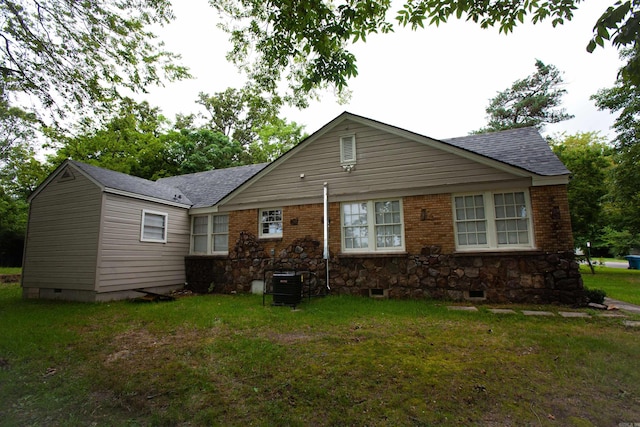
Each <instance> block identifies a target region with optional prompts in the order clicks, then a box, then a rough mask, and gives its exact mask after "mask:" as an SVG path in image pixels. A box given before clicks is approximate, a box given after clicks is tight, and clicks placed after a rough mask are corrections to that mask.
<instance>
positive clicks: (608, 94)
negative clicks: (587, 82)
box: [591, 50, 640, 250]
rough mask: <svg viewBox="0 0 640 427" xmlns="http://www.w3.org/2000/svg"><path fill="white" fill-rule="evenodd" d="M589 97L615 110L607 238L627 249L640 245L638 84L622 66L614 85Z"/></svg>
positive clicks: (639, 100) (617, 245)
mask: <svg viewBox="0 0 640 427" xmlns="http://www.w3.org/2000/svg"><path fill="white" fill-rule="evenodd" d="M621 55H622V56H623V57H625V58H626V57H628V56H629V55H636V53H635V52H632V51H630V50H624V51H623V52H622V53H621ZM591 98H592V99H593V100H595V102H596V106H597V107H598V108H599V109H601V110H609V111H610V112H612V113H618V117H617V118H616V121H615V122H614V125H613V129H614V130H615V131H616V138H615V155H614V161H615V168H614V169H613V172H612V181H613V185H612V190H611V197H612V203H611V207H610V218H611V229H612V230H611V233H610V237H611V238H610V241H611V243H612V245H613V246H616V247H618V248H627V250H628V248H629V246H632V243H633V244H634V245H635V246H640V167H639V166H638V165H640V86H638V85H637V84H635V83H633V82H632V80H630V79H629V78H628V77H627V76H626V75H625V73H624V69H623V70H621V73H620V74H619V76H618V80H617V81H616V84H615V86H614V87H612V88H608V89H601V90H599V91H598V93H596V94H595V95H593V96H592V97H591ZM634 242H635V243H634ZM620 250H622V249H620Z"/></svg>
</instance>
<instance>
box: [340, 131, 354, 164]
mask: <svg viewBox="0 0 640 427" xmlns="http://www.w3.org/2000/svg"><path fill="white" fill-rule="evenodd" d="M340 162H341V163H342V164H345V163H346V164H354V163H355V162H356V137H355V136H354V135H349V136H343V137H342V138H340Z"/></svg>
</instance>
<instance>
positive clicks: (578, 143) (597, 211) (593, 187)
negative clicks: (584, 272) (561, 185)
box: [552, 132, 613, 251]
mask: <svg viewBox="0 0 640 427" xmlns="http://www.w3.org/2000/svg"><path fill="white" fill-rule="evenodd" d="M552 149H553V152H554V153H555V154H556V155H557V156H558V158H560V160H562V162H563V163H564V164H565V166H566V167H567V168H568V169H569V170H570V171H571V179H570V181H569V185H568V193H569V208H570V213H571V228H572V229H573V238H574V242H575V244H576V246H577V247H580V248H582V249H583V250H585V251H586V247H587V245H586V243H587V242H592V243H594V242H601V241H602V238H603V230H604V227H605V225H606V224H607V221H606V218H605V214H606V212H605V203H606V202H607V196H608V194H609V190H610V182H609V179H608V177H609V174H610V171H611V169H612V166H613V161H612V158H611V157H612V155H613V148H612V147H611V146H610V145H608V144H607V143H606V139H605V137H603V136H601V135H599V134H598V133H595V132H585V133H577V134H575V135H564V134H563V135H560V136H557V137H555V138H554V139H553V141H552Z"/></svg>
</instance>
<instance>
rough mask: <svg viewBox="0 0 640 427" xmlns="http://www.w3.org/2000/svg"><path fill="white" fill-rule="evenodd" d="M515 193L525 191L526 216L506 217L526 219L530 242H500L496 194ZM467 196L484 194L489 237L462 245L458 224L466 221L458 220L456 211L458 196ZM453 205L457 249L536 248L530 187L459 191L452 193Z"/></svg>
mask: <svg viewBox="0 0 640 427" xmlns="http://www.w3.org/2000/svg"><path fill="white" fill-rule="evenodd" d="M509 193H511V194H515V193H523V194H524V203H525V205H524V216H520V217H509V218H506V219H515V218H520V219H522V220H526V224H527V240H528V243H526V244H522V243H498V226H497V222H498V221H500V220H501V219H500V218H496V206H495V199H494V197H495V195H497V194H509ZM465 196H482V198H483V205H484V217H485V218H484V222H485V225H486V227H485V233H486V237H487V242H486V243H484V244H471V245H470V244H464V245H461V244H460V241H459V235H458V234H459V233H458V225H459V224H461V223H462V222H464V221H461V220H458V217H457V213H456V197H465ZM451 206H452V209H453V227H454V235H455V243H456V250H458V251H461V252H464V251H478V250H481V251H482V250H491V251H496V250H514V249H515V250H518V249H522V250H527V249H533V248H535V242H534V239H533V237H534V234H533V218H532V209H531V198H530V195H529V190H528V189H507V190H496V191H479V192H470V193H458V194H452V196H451Z"/></svg>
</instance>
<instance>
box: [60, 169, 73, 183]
mask: <svg viewBox="0 0 640 427" xmlns="http://www.w3.org/2000/svg"><path fill="white" fill-rule="evenodd" d="M73 179H76V177H75V176H74V175H73V172H71V170H70V169H69V168H65V170H64V171H62V175H60V181H71V180H73Z"/></svg>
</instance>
